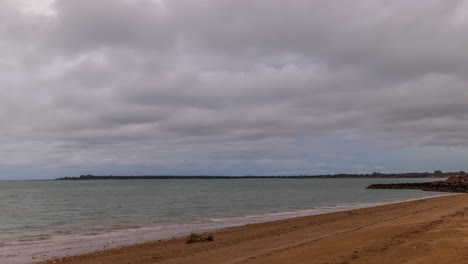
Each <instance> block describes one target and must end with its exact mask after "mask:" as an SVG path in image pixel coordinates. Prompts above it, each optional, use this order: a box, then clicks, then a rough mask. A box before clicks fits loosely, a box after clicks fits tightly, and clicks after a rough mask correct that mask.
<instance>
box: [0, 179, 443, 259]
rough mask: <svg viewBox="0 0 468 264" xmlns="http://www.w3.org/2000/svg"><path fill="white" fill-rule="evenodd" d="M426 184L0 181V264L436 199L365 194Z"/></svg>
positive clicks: (403, 193) (419, 193) (413, 192)
mask: <svg viewBox="0 0 468 264" xmlns="http://www.w3.org/2000/svg"><path fill="white" fill-rule="evenodd" d="M433 180H434V179H249V180H245V179H242V180H235V179H233V180H122V181H0V260H1V259H4V260H8V262H6V263H24V262H25V261H26V260H28V259H29V260H31V259H32V258H33V257H34V259H35V260H38V259H41V258H47V257H52V256H60V255H63V254H67V253H76V252H82V251H89V250H94V249H98V248H102V247H105V246H117V245H123V244H128V243H134V242H139V241H147V240H153V239H160V238H165V237H169V236H174V235H178V234H184V233H187V232H191V231H203V230H210V229H213V228H221V227H227V226H235V225H242V224H247V223H254V222H261V221H269V220H277V219H283V218H288V217H294V216H301V215H311V214H318V213H324V212H332V211H338V210H345V209H352V208H360V207H367V206H372V205H377V204H382V203H389V202H396V201H403V200H409V199H417V198H421V197H427V196H435V195H441V194H442V193H437V192H422V191H417V190H366V189H365V187H366V186H367V185H369V184H371V183H390V182H420V181H433ZM91 242H92V243H91ZM61 247H62V248H61ZM65 248H66V249H67V250H65ZM1 263H4V262H1Z"/></svg>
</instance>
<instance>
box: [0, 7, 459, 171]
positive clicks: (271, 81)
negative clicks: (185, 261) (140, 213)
mask: <svg viewBox="0 0 468 264" xmlns="http://www.w3.org/2000/svg"><path fill="white" fill-rule="evenodd" d="M50 8H51V9H52V10H53V12H52V14H47V15H45V14H40V13H28V12H24V10H22V9H21V7H20V5H19V4H18V3H17V2H14V1H1V2H0V73H1V74H0V122H1V124H2V129H1V130H0V148H1V149H3V150H4V151H3V153H5V152H8V153H9V154H8V155H4V157H2V160H1V161H0V164H2V163H3V164H6V165H17V164H20V165H21V164H24V165H27V164H34V165H37V166H45V165H50V164H57V163H60V164H64V165H65V166H68V165H69V166H85V165H89V164H96V165H99V164H112V163H113V162H119V163H121V164H126V163H128V164H155V163H161V164H166V165H167V164H172V165H174V166H177V164H181V162H182V160H191V162H193V163H197V162H199V163H198V164H202V163H203V162H209V160H212V159H214V158H216V159H224V160H226V162H233V163H235V162H236V161H238V160H249V159H253V158H255V159H258V160H259V161H261V160H263V162H265V164H270V163H271V162H272V161H278V160H281V162H285V163H288V164H296V163H295V162H297V161H294V159H295V158H297V156H298V155H302V154H304V155H305V153H312V152H314V151H318V150H316V149H317V148H313V147H310V146H307V147H306V146H300V145H295V144H293V143H292V142H294V141H295V140H296V139H300V138H314V137H322V136H333V137H353V138H357V139H360V140H366V141H371V142H372V141H375V142H398V143H399V144H403V145H405V144H417V145H418V144H419V145H440V146H461V147H466V145H467V142H468V140H467V139H468V136H467V134H466V133H465V132H466V131H468V88H467V87H466V83H467V76H468V75H467V71H468V53H467V52H466V46H467V43H468V31H467V29H468V19H467V18H468V1H455V0H454V1H435V0H429V1H377V0H374V1H371V0H361V1H310V0H292V1H283V0H257V1H250V0H249V1H247V0H238V1H233V0H202V1H186V0H101V1H91V0H80V1H76V0H56V1H55V2H53V3H52V5H51V7H50ZM183 162H185V161H183ZM184 164H185V163H184Z"/></svg>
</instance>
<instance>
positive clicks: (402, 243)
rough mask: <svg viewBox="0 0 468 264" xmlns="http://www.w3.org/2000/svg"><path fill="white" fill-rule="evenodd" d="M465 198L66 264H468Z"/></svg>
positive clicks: (161, 244) (174, 242) (226, 233)
mask: <svg viewBox="0 0 468 264" xmlns="http://www.w3.org/2000/svg"><path fill="white" fill-rule="evenodd" d="M467 221H468V195H467V194H458V195H449V196H443V197H436V198H428V199H422V200H416V201H410V202H403V203H395V204H388V205H383V206H377V207H371V208H365V209H357V210H352V211H344V212H337V213H329V214H323V215H315V216H307V217H300V218H294V219H288V220H281V221H275V222H267V223H260V224H253V225H247V226H242V227H234V228H228V229H224V230H220V231H217V232H212V233H208V234H203V235H202V236H212V237H213V240H214V241H206V242H200V243H192V244H187V243H186V239H185V238H174V239H170V240H164V241H156V242H151V243H144V244H138V245H134V246H128V247H122V248H117V249H109V250H105V251H100V252H94V253H90V254H85V255H79V256H72V257H67V258H63V259H60V260H53V261H52V260H51V261H47V262H43V263H46V264H51V263H68V264H91V263H93V264H94V263H101V264H108V263H109V264H110V263H113V264H123V263H125V264H127V263H140V264H150V263H151V264H152V263H162V264H175V263H191V264H202V263H203V264H206V263H250V264H260V263H272V264H275V263H278V264H279V263H304V264H305V263H308V264H315V263H317V264H323V263H330V264H332V263H333V264H338V263H347V264H359V263H381V264H396V263H424V264H432V263H434V264H435V263H437V264H439V263H444V264H445V263H466V262H467V260H468V259H467V258H468V257H467V255H466V249H467V247H468V242H467V241H466V237H468V227H467V226H466V222H467Z"/></svg>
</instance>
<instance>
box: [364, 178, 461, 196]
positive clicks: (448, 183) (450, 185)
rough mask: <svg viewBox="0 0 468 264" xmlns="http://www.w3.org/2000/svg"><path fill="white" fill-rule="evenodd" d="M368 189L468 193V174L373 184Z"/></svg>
mask: <svg viewBox="0 0 468 264" xmlns="http://www.w3.org/2000/svg"><path fill="white" fill-rule="evenodd" d="M366 189H419V190H423V191H433V192H456V193H468V175H457V176H451V177H450V178H448V179H447V180H445V181H435V182H415V183H390V184H371V185H369V186H368V187H367V188H366Z"/></svg>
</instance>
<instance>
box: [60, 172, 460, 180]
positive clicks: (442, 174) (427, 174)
mask: <svg viewBox="0 0 468 264" xmlns="http://www.w3.org/2000/svg"><path fill="white" fill-rule="evenodd" d="M455 175H466V173H465V172H464V171H459V172H442V171H440V170H436V171H434V172H407V173H380V172H374V173H371V174H347V173H340V174H324V175H296V176H291V175H288V176H286V175H280V176H207V175H193V176H183V175H153V176H151V175H145V176H137V175H135V176H115V175H107V176H104V175H81V176H79V177H63V178H58V179H57V180H164V179H178V180H184V179H335V178H448V177H450V176H455Z"/></svg>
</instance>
